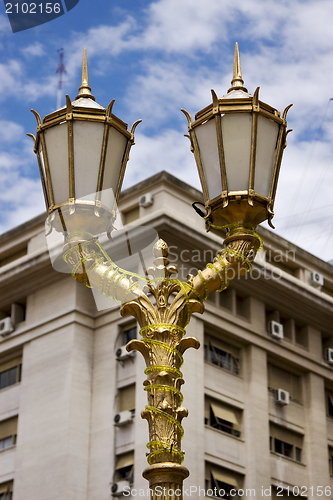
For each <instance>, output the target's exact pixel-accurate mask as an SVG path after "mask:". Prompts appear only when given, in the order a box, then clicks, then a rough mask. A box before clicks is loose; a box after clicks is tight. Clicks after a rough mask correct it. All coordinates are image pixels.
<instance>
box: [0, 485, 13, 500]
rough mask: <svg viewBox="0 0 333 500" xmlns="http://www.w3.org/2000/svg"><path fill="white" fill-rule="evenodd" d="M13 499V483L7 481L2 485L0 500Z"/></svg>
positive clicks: (0, 487) (0, 486)
mask: <svg viewBox="0 0 333 500" xmlns="http://www.w3.org/2000/svg"><path fill="white" fill-rule="evenodd" d="M12 498H13V481H7V482H6V483H1V484H0V500H12Z"/></svg>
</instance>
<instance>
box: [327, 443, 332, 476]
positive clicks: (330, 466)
mask: <svg viewBox="0 0 333 500" xmlns="http://www.w3.org/2000/svg"><path fill="white" fill-rule="evenodd" d="M328 466H329V471H330V476H333V448H332V446H329V447H328Z"/></svg>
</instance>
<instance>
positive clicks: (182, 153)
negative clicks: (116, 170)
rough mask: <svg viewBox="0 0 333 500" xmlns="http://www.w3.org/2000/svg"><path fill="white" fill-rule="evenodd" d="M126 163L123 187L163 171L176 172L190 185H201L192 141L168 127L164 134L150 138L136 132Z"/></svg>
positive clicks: (176, 174) (175, 173)
mask: <svg viewBox="0 0 333 500" xmlns="http://www.w3.org/2000/svg"><path fill="white" fill-rule="evenodd" d="M135 142H136V145H135V146H133V148H132V150H131V154H130V160H129V162H128V165H127V169H126V174H125V179H124V188H127V187H129V186H131V185H133V184H135V183H137V182H140V181H142V180H144V179H146V178H147V177H150V176H151V175H154V174H156V173H158V172H160V171H161V170H166V171H167V172H169V173H171V174H173V175H174V176H176V177H178V178H179V179H181V180H183V181H184V182H187V183H188V184H190V185H192V186H194V187H197V188H199V178H198V174H197V170H196V166H195V162H194V157H193V154H192V153H191V152H190V142H189V140H188V139H187V138H186V137H184V136H183V135H182V134H181V133H179V132H177V131H175V130H165V131H164V132H163V134H160V135H158V136H154V137H147V136H145V135H143V134H141V133H139V132H138V133H136V135H135Z"/></svg>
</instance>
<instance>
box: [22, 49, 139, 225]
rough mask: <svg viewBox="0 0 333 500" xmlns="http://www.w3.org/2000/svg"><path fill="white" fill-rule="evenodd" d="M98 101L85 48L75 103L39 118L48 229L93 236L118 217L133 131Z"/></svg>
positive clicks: (36, 146) (36, 140)
mask: <svg viewBox="0 0 333 500" xmlns="http://www.w3.org/2000/svg"><path fill="white" fill-rule="evenodd" d="M113 104H114V99H113V100H112V101H111V102H110V104H109V105H108V107H107V109H105V108H103V107H102V106H101V105H100V104H98V103H97V102H95V97H94V96H93V95H92V94H91V88H90V87H89V82H88V67H87V53H86V49H84V54H83V67H82V83H81V87H80V88H79V94H78V95H77V96H76V98H75V101H74V102H71V100H70V99H69V97H68V96H66V106H64V107H62V108H60V109H58V110H57V111H54V112H53V113H51V114H49V115H47V116H45V118H44V120H43V122H42V120H41V118H40V116H39V114H38V113H37V111H34V110H32V112H33V113H34V115H35V117H36V119H37V124H38V127H37V134H36V138H35V137H34V136H33V135H32V134H28V135H30V137H32V138H33V140H34V150H35V153H36V154H37V158H38V164H39V170H40V176H41V180H42V186H43V192H44V197H45V203H46V208H47V211H48V214H49V217H48V224H49V226H50V230H52V227H54V228H55V229H56V230H57V231H60V232H64V233H71V232H73V231H75V230H76V229H77V228H82V227H85V229H86V231H88V232H90V233H92V234H100V233H102V232H105V231H106V232H107V233H109V232H110V231H111V229H112V224H113V222H114V219H115V214H116V205H117V200H118V198H119V194H120V190H121V186H122V182H123V178H124V174H125V168H126V164H127V161H128V158H129V152H130V149H131V146H132V144H134V130H135V128H136V126H137V124H138V123H139V122H140V121H141V120H138V121H137V122H135V123H134V124H133V125H132V128H131V130H130V131H128V130H127V124H126V123H124V122H123V121H121V120H120V119H119V118H117V117H116V116H115V115H114V114H113V113H112V107H113Z"/></svg>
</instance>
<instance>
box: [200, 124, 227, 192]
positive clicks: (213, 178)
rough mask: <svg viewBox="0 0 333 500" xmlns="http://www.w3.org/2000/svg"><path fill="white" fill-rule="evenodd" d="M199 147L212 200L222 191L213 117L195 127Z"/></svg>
mask: <svg viewBox="0 0 333 500" xmlns="http://www.w3.org/2000/svg"><path fill="white" fill-rule="evenodd" d="M195 135H196V137H197V141H198V144H199V149H200V157H201V162H202V167H203V170H204V174H205V179H206V183H207V189H208V195H209V198H210V199H211V200H212V199H213V198H216V197H217V196H219V195H220V194H221V193H222V181H221V170H220V161H219V152H218V145H217V137H216V125H215V119H212V120H209V121H208V122H206V123H203V124H202V125H199V126H198V127H196V128H195Z"/></svg>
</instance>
